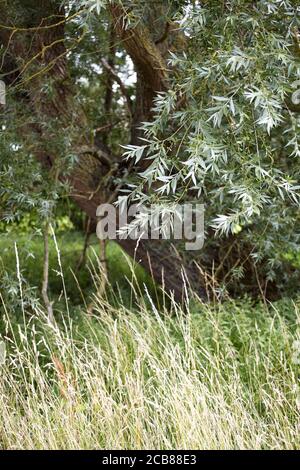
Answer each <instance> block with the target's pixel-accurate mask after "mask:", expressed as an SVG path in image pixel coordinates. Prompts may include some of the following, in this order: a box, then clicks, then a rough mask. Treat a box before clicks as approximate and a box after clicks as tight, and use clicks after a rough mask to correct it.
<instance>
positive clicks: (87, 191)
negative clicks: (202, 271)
mask: <svg viewBox="0 0 300 470" xmlns="http://www.w3.org/2000/svg"><path fill="white" fill-rule="evenodd" d="M4 4H6V6H7V8H6V9H2V10H0V23H1V25H2V26H0V40H1V42H2V44H3V47H4V54H3V58H2V70H1V73H5V80H6V82H7V84H8V85H9V84H10V83H11V84H14V85H16V84H17V85H18V84H21V83H22V96H20V99H22V100H23V101H24V105H25V106H26V107H27V108H28V109H29V110H30V112H31V113H33V115H34V116H35V124H34V125H30V127H29V128H28V129H27V132H28V133H35V134H36V141H37V142H38V145H37V146H36V152H35V153H36V156H37V158H38V160H39V161H40V162H41V163H42V165H43V166H44V167H45V168H48V169H49V171H51V172H52V173H53V175H54V177H60V178H66V176H64V175H63V173H62V172H61V168H60V166H59V162H57V156H56V155H55V154H54V153H53V150H52V149H51V145H49V143H50V142H51V139H52V137H53V135H52V134H51V131H49V129H48V128H47V125H45V123H47V122H49V121H51V122H54V123H56V125H58V127H59V128H64V127H65V128H68V126H69V123H70V122H72V123H73V125H74V123H75V126H76V127H77V128H78V131H77V132H76V137H75V138H74V139H73V152H74V153H76V154H77V155H78V157H79V161H78V163H77V164H76V166H75V167H74V168H73V170H72V172H71V174H68V176H67V179H68V182H69V183H70V185H71V187H72V198H73V199H74V201H75V202H76V203H77V204H78V206H79V207H80V208H81V209H82V210H83V211H85V212H86V213H87V214H88V216H90V217H91V218H92V219H95V217H96V209H97V206H98V205H99V204H100V203H104V202H107V201H108V200H111V196H112V194H113V193H114V191H115V189H116V188H111V187H101V181H102V180H103V179H104V178H105V175H107V173H108V172H109V171H110V170H111V162H112V161H113V163H114V165H116V162H115V159H113V157H112V156H111V155H108V154H107V153H106V152H105V151H103V149H101V148H95V146H91V143H90V141H89V137H88V133H87V132H86V130H87V123H86V121H85V116H84V115H83V113H82V111H81V110H80V109H78V107H77V108H76V106H75V104H74V99H73V93H72V83H71V79H70V76H69V74H68V67H67V65H68V64H67V57H66V49H65V42H64V35H65V31H64V29H65V23H64V17H63V15H64V12H63V11H62V10H61V8H60V4H61V2H60V1H56V0H52V1H47V2H46V1H40V2H39V3H38V6H37V2H35V1H33V0H26V1H24V2H22V11H23V12H24V7H25V9H26V8H27V7H28V12H29V14H28V15H23V17H21V16H20V15H19V18H18V25H17V28H16V27H15V25H14V24H13V18H11V17H9V12H10V11H13V9H15V10H16V11H18V9H19V8H20V3H19V2H18V1H11V2H9V8H8V2H5V1H4ZM157 5H158V8H160V9H161V8H163V5H164V2H161V3H159V2H157ZM110 13H111V18H112V24H113V27H114V30H115V33H116V34H117V35H118V36H119V38H120V39H122V43H123V46H124V48H125V49H126V51H127V53H128V54H129V55H130V56H131V58H132V60H133V63H134V65H135V68H136V71H137V87H136V106H135V110H134V114H133V120H132V135H131V143H137V142H139V138H140V136H141V135H140V131H139V130H138V127H139V125H140V123H141V122H142V121H144V120H147V119H149V118H151V108H152V105H153V99H154V97H155V95H156V93H157V92H159V91H163V90H166V89H167V87H168V70H167V65H166V60H165V59H166V54H167V50H168V45H169V41H170V36H169V35H166V38H165V39H164V38H163V37H162V36H163V34H164V30H165V28H166V25H163V26H162V27H161V31H157V30H155V31H154V33H153V31H152V32H150V30H149V29H148V28H147V26H146V25H144V24H141V23H139V24H138V25H137V26H135V27H133V28H126V20H125V14H126V12H125V11H124V10H123V9H122V8H121V7H120V6H119V5H118V4H111V6H110ZM159 13H161V11H159V10H158V11H157V14H159ZM153 15H154V18H155V11H154V12H153ZM17 16H18V15H17ZM152 20H153V18H152ZM3 25H5V27H3ZM175 34H177V33H174V35H175ZM155 35H158V36H159V37H158V38H157V40H155ZM160 38H162V39H160ZM28 64H30V66H28ZM29 76H30V79H29ZM45 78H46V79H47V78H48V79H50V80H51V84H52V92H51V96H50V97H49V96H48V95H47V94H45V92H44V91H43V87H42V83H43V81H44V80H45ZM52 132H53V130H52ZM24 138H25V139H26V135H25V136H24ZM135 170H136V169H135V168H131V171H135ZM115 171H118V169H117V166H116V170H115ZM99 182H100V184H99ZM119 243H120V245H121V246H122V247H123V248H124V249H125V251H126V252H127V253H128V254H129V255H131V256H132V257H134V258H135V259H136V261H137V262H139V263H141V264H142V265H143V266H144V267H145V269H146V270H147V271H148V272H150V273H151V274H152V276H153V277H154V278H155V280H156V281H157V282H158V283H160V284H161V283H162V276H164V286H165V288H166V289H167V290H169V291H171V292H173V294H174V296H175V298H176V299H177V300H180V299H181V298H182V294H183V280H182V270H183V269H184V271H185V275H186V278H187V279H188V281H189V282H190V283H191V284H192V287H193V288H194V289H196V290H197V291H198V293H199V294H200V295H202V296H204V289H203V287H202V286H201V279H200V275H199V272H198V270H197V268H196V267H195V265H193V264H192V263H191V264H190V265H189V266H187V265H185V266H182V263H181V260H180V259H179V257H178V255H177V254H176V252H175V251H174V250H173V248H172V247H171V246H170V245H168V244H166V243H163V242H162V241H159V240H153V241H152V240H141V241H140V243H139V244H138V247H137V246H136V242H135V241H132V240H120V241H119Z"/></svg>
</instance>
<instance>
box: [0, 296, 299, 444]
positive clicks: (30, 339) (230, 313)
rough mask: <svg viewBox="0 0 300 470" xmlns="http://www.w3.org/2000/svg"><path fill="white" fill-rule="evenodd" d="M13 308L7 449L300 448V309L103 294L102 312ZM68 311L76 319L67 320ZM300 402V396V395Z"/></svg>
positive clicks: (5, 393)
mask: <svg viewBox="0 0 300 470" xmlns="http://www.w3.org/2000/svg"><path fill="white" fill-rule="evenodd" d="M12 314H13V312H11V311H9V309H8V307H5V313H4V317H5V333H3V335H2V343H5V345H6V357H5V360H4V357H2V364H1V365H0V375H1V376H0V397H1V401H0V447H1V448H3V449H14V448H18V449H66V448H68V449H94V448H110V449H174V448H177V449H293V448H299V447H300V437H299V408H298V405H299V403H298V402H297V367H299V366H296V365H294V364H293V361H292V360H291V357H292V354H293V351H292V344H293V340H294V339H295V338H296V337H297V325H296V322H297V319H299V315H298V313H297V306H295V307H294V311H293V312H292V313H291V317H292V320H291V319H289V320H287V319H285V315H284V314H283V312H281V311H276V309H275V308H272V307H270V311H269V312H267V311H266V310H265V309H264V307H259V308H258V309H252V310H251V308H250V306H249V304H247V302H246V303H245V305H243V306H241V305H238V304H236V303H227V304H226V305H223V306H220V305H217V306H214V307H213V306H205V305H201V304H196V305H194V306H193V307H190V309H189V311H188V312H186V311H182V310H181V308H180V307H178V306H177V305H176V304H174V303H173V304H172V306H171V308H170V309H168V310H167V309H165V311H164V312H163V313H162V314H159V313H158V311H157V310H156V307H155V306H154V304H153V302H148V304H146V302H145V301H141V303H140V305H139V307H138V308H136V309H135V311H132V310H127V309H126V308H125V307H122V306H119V307H112V306H111V305H110V304H109V303H108V302H106V301H105V300H104V299H99V298H98V299H96V300H95V308H94V314H93V315H92V316H87V315H86V314H85V313H84V312H83V313H82V314H78V313H77V314H75V313H73V312H72V311H70V315H69V316H66V315H65V314H64V315H61V318H58V314H56V315H57V323H56V324H51V323H49V321H48V319H47V317H46V315H45V313H44V311H43V310H42V309H39V308H38V309H36V311H34V312H32V314H31V316H30V315H29V314H28V312H25V316H24V318H25V322H26V324H23V320H20V323H19V324H16V323H15V322H14V323H12V321H11V318H12ZM66 318H67V320H66ZM297 403H298V404H297Z"/></svg>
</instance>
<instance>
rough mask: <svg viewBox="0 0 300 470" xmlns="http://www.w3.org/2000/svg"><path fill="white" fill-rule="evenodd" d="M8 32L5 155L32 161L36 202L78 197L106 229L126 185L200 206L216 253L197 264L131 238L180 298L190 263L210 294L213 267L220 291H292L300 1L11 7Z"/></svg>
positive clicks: (3, 19) (4, 10)
mask: <svg viewBox="0 0 300 470" xmlns="http://www.w3.org/2000/svg"><path fill="white" fill-rule="evenodd" d="M0 23H1V25H0V39H1V42H2V48H1V53H2V59H1V67H2V68H1V73H2V78H3V79H4V80H5V82H6V85H7V87H8V92H9V99H8V102H9V104H8V107H7V110H6V118H5V119H6V128H5V129H6V144H3V152H2V154H3V155H5V156H6V158H7V159H10V158H11V155H12V154H13V156H14V158H13V160H14V164H15V166H16V165H18V162H19V164H20V162H23V164H24V165H26V166H25V167H24V169H25V170H27V171H24V172H23V171H22V172H21V175H19V179H20V181H21V183H20V182H19V183H18V185H19V186H20V185H21V187H22V188H23V189H24V187H26V186H27V187H30V191H29V195H28V198H29V199H28V200H29V201H30V200H31V199H32V198H35V197H36V199H39V200H40V201H41V200H42V201H44V206H45V205H46V206H47V204H46V203H45V201H48V200H50V197H49V194H51V197H52V199H51V200H52V201H54V200H55V199H56V198H58V197H59V192H61V191H67V192H68V193H69V194H70V195H71V197H72V198H73V199H74V201H76V203H77V204H78V206H79V207H80V208H81V209H82V210H83V211H85V212H86V213H87V214H88V215H89V216H90V217H92V218H95V215H96V208H97V206H98V205H99V203H101V202H108V201H114V200H115V199H116V198H117V196H118V194H120V191H122V190H124V189H126V188H127V189H128V188H129V189H130V195H129V198H131V199H132V200H139V201H143V202H145V201H147V202H155V203H157V202H159V203H163V204H168V205H169V207H170V206H172V204H173V205H174V204H175V203H177V202H179V201H180V202H182V201H195V200H200V201H201V202H203V203H205V204H206V209H207V211H206V212H207V243H206V248H205V249H204V250H202V252H201V253H197V254H196V255H195V254H193V258H191V256H190V254H189V255H187V254H186V253H184V252H183V251H181V250H180V246H179V249H177V250H174V249H173V247H172V246H170V245H169V244H168V243H167V242H163V241H161V240H159V241H155V240H149V241H146V240H140V242H139V244H138V246H136V243H135V242H134V241H131V240H121V241H120V242H119V243H120V244H121V245H122V246H123V248H124V249H125V250H126V251H127V252H128V253H129V254H131V255H132V256H134V257H135V258H136V259H137V260H138V261H140V262H141V263H142V264H143V265H144V266H145V267H146V269H148V270H149V271H151V273H152V274H153V275H154V277H155V278H156V279H157V280H158V281H160V280H161V276H162V270H163V273H164V278H165V285H166V287H167V288H169V289H171V290H173V291H174V292H175V294H176V295H177V296H178V297H180V295H181V290H182V288H181V286H182V266H184V271H185V275H186V277H187V278H188V279H189V281H190V282H191V283H192V284H193V287H196V289H197V290H198V292H200V293H201V294H203V283H204V281H203V274H205V272H208V273H209V274H208V275H207V276H208V277H210V278H211V275H212V274H214V276H213V281H212V282H213V285H214V287H215V285H216V284H218V286H219V288H220V289H221V288H222V282H223V281H224V279H225V280H226V279H227V281H228V280H229V279H230V280H231V281H232V283H233V284H232V285H233V286H236V285H237V283H236V282H235V281H234V280H236V279H238V280H239V282H238V284H242V282H243V281H240V279H241V278H242V277H244V279H245V282H244V284H245V285H246V284H247V283H248V284H249V285H250V286H252V285H253V279H254V280H255V282H256V284H257V285H258V286H259V290H260V291H261V292H263V293H265V292H266V291H267V288H268V286H270V285H271V284H272V283H273V285H275V284H278V281H279V280H280V270H281V269H282V263H285V262H286V257H285V256H283V254H285V253H286V252H289V250H290V249H293V250H294V248H295V246H296V247H297V246H298V245H297V244H298V242H299V240H298V234H299V228H298V226H297V225H296V228H295V221H296V222H297V221H298V210H299V187H298V182H299V165H298V164H297V159H298V158H299V147H298V130H299V114H298V107H297V103H295V100H293V99H292V96H293V93H294V92H295V89H294V88H293V86H294V85H293V84H294V83H295V82H296V81H297V79H298V78H299V76H300V66H299V50H300V49H299V32H298V27H299V7H297V6H296V5H295V4H294V2H289V1H277V0H273V1H263V2H261V1H256V2H248V1H242V0H236V1H228V2H219V1H209V2H208V1H202V2H198V1H192V0H178V1H167V0H165V1H151V2H144V1H142V0H137V1H128V2H127V1H125V0H123V1H121V0H120V1H117V0H116V1H108V0H107V1H105V0H97V1H96V0H83V1H80V2H72V1H69V2H67V1H66V2H64V3H63V4H62V2H61V1H54V0H51V1H43V0H41V1H38V2H37V1H34V0H25V1H5V0H4V1H3V0H2V3H1V11H0ZM131 64H133V69H134V72H135V76H136V80H131V81H130V80H128V78H129V75H130V71H131V67H132V65H131ZM296 101H297V100H296ZM9 132H11V136H10V137H9ZM16 135H17V136H18V143H19V145H18V146H17V149H15V152H14V153H12V151H11V144H12V141H14V140H15V139H16ZM145 139H146V140H145ZM124 147H125V148H126V150H125V157H127V158H126V159H124V157H122V153H123V150H124ZM122 149H123V150H122ZM33 157H34V158H35V159H36V161H38V162H39V163H40V164H41V165H42V168H43V173H42V176H41V174H39V172H38V170H34V171H33V170H32V171H31V170H30V169H31V168H33V167H34V168H36V167H35V166H34V163H33V162H32V158H33ZM18 159H19V160H18ZM25 162H26V163H25ZM29 162H30V164H29ZM31 165H33V166H32V167H31ZM11 171H12V172H13V171H15V172H16V171H17V170H11ZM28 173H30V174H28ZM3 174H4V172H3ZM5 174H6V175H9V173H7V172H6V173H5ZM33 175H34V176H33ZM7 177H8V178H9V176H7ZM22 178H23V179H22ZM42 184H43V189H41V187H42ZM8 186H9V185H8ZM43 191H44V192H45V197H44V198H41V194H42V192H43ZM37 195H38V196H39V197H37ZM46 195H47V197H46ZM16 201H17V203H18V204H19V203H20V201H22V197H20V193H17V196H16V191H15V189H13V188H12V189H11V191H10V193H8V192H7V191H6V194H5V202H6V205H8V206H9V205H12V206H14V207H15V205H16ZM50 205H51V204H50ZM175 205H176V204H175ZM44 206H43V207H44ZM215 235H217V237H215ZM287 243H289V247H288V248H287V246H285V245H286V244H287ZM195 260H196V261H197V263H198V264H196V263H195V262H194V261H195ZM199 265H200V266H202V269H199ZM288 272H289V274H292V273H294V270H293V269H291V270H290V271H288ZM281 278H282V276H281Z"/></svg>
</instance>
